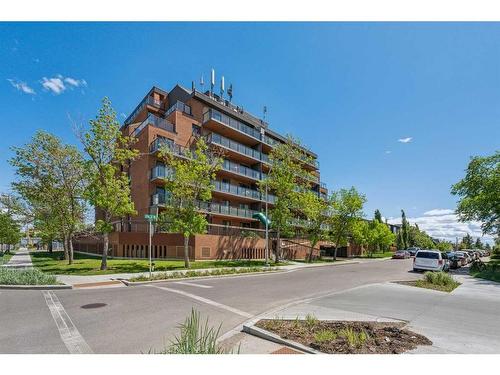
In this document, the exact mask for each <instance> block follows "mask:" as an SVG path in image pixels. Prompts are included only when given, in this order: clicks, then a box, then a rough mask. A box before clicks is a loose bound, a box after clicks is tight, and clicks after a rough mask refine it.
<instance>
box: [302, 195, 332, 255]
mask: <svg viewBox="0 0 500 375" xmlns="http://www.w3.org/2000/svg"><path fill="white" fill-rule="evenodd" d="M301 200H302V204H301V207H302V209H301V211H302V214H303V215H304V216H305V217H306V223H305V233H306V235H307V238H308V239H309V241H310V245H311V249H310V250H309V256H308V261H309V262H311V261H312V256H313V251H314V247H315V246H316V244H317V243H318V242H319V241H321V240H323V239H326V238H327V231H326V229H325V213H326V210H327V208H328V204H327V202H326V201H325V200H324V199H322V198H320V197H319V196H318V195H317V194H315V193H314V192H312V191H308V192H305V193H304V195H303V196H302V198H301Z"/></svg>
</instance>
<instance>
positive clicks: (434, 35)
mask: <svg viewBox="0 0 500 375" xmlns="http://www.w3.org/2000/svg"><path fill="white" fill-rule="evenodd" d="M212 67H213V68H215V70H216V74H217V76H218V77H220V76H221V75H224V76H225V79H226V84H227V83H233V86H234V98H233V101H234V102H235V103H237V104H242V105H244V107H245V109H247V110H249V111H250V112H253V113H255V114H257V115H260V114H261V113H262V107H263V106H264V105H266V106H267V107H268V121H269V123H270V126H271V128H273V129H274V130H276V131H278V132H281V133H287V132H291V133H293V134H294V135H295V136H298V137H299V138H300V139H301V140H302V141H303V142H304V143H305V144H306V145H308V146H310V147H311V148H312V149H313V150H314V151H315V152H316V153H317V154H318V155H319V160H320V165H321V175H322V180H323V181H324V182H326V183H327V185H328V187H329V188H330V189H338V188H340V187H350V186H356V187H357V188H358V189H359V190H360V191H361V192H363V193H364V194H366V196H367V198H368V203H367V204H366V213H367V215H368V216H371V215H372V212H373V210H375V209H376V208H379V209H380V210H381V211H382V214H383V215H384V216H386V217H397V216H399V214H400V209H401V208H404V209H405V210H406V212H407V215H408V216H409V217H410V218H413V219H414V220H415V221H417V222H419V223H420V224H421V226H422V224H423V225H424V227H425V226H426V224H429V227H428V230H429V229H430V231H431V232H432V231H433V230H434V234H435V235H439V236H441V237H447V238H452V237H454V236H455V235H459V233H462V232H463V231H465V230H470V231H472V232H473V233H478V232H477V225H476V224H474V223H472V224H471V225H465V227H464V225H461V224H455V221H456V220H455V219H454V215H453V214H452V213H451V212H450V211H445V210H452V209H453V208H454V207H455V201H456V199H455V197H453V196H451V195H450V193H449V191H450V186H451V185H452V184H453V183H454V182H456V181H458V180H459V179H460V178H461V177H462V175H463V173H464V169H465V167H466V165H467V162H468V160H469V157H470V156H471V155H486V154H491V153H493V152H494V151H495V149H499V146H500V124H499V123H500V105H499V103H500V24H498V23H469V24H465V23H410V24H407V23H285V24H272V23H244V24H241V23H240V24H238V23H212V24H210V23H150V24H146V23H128V24H126V23H113V24H103V23H73V24H71V23H57V24H50V23H19V24H14V23H2V24H0V101H1V103H2V116H1V119H0V123H1V129H2V130H3V134H4V135H3V137H1V138H0V152H1V155H2V157H1V158H0V191H5V190H7V189H8V186H9V183H10V181H11V180H12V179H13V171H12V169H11V168H10V166H9V165H8V163H7V162H6V159H7V158H8V157H9V156H10V155H11V152H10V151H9V147H10V146H12V145H17V144H22V143H24V142H27V141H28V140H29V138H30V137H31V135H32V134H33V133H34V132H35V131H36V130H37V129H45V130H48V131H51V132H53V133H55V134H57V135H59V136H61V137H62V138H63V139H64V140H65V141H67V142H73V143H76V142H77V141H76V139H75V137H74V135H73V132H72V127H71V121H70V118H72V119H73V120H75V121H85V122H86V121H88V119H89V118H92V117H93V116H95V113H96V111H97V109H98V107H99V104H100V100H101V98H102V97H103V96H109V97H110V98H111V100H112V102H113V104H114V106H115V108H116V110H117V112H118V113H119V116H121V114H122V113H123V114H126V115H128V114H129V113H130V111H131V110H132V109H133V108H134V106H135V105H136V104H137V103H138V101H139V100H140V99H141V98H142V97H143V96H144V95H145V93H146V92H147V91H148V90H149V89H150V88H151V86H153V85H157V86H159V87H161V88H164V89H166V90H169V89H170V88H172V87H173V86H174V85H175V84H176V83H180V84H182V85H184V86H186V87H190V86H191V81H192V80H199V77H200V75H201V74H202V73H203V74H204V76H205V81H207V80H208V76H209V72H210V68H212ZM404 141H407V142H406V143H405V142H404ZM436 210H441V211H436ZM442 216H443V217H444V216H447V219H446V220H444V219H443V222H442V223H438V221H439V220H438V221H436V220H435V218H436V217H440V218H441V217H442ZM429 218H430V219H429ZM427 219H429V220H427ZM426 220H427V221H426ZM436 226H440V228H441V227H442V228H441V229H439V230H440V231H441V232H442V233H441V232H440V231H436V230H435V229H436ZM426 228H427V227H426ZM461 231H462V232H461Z"/></svg>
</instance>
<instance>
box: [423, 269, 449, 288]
mask: <svg viewBox="0 0 500 375" xmlns="http://www.w3.org/2000/svg"><path fill="white" fill-rule="evenodd" d="M424 279H425V281H427V282H428V283H430V284H434V285H440V286H451V285H453V284H455V283H456V281H455V280H454V279H453V277H451V276H450V275H448V274H447V273H446V272H426V273H425V274H424Z"/></svg>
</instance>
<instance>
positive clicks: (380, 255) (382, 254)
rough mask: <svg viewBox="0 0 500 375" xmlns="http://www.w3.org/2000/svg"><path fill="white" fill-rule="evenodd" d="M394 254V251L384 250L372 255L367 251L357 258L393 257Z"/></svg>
mask: <svg viewBox="0 0 500 375" xmlns="http://www.w3.org/2000/svg"><path fill="white" fill-rule="evenodd" d="M393 255H394V252H393V251H384V252H383V253H372V254H371V256H370V254H369V253H365V254H363V255H360V256H358V257H356V258H373V259H377V258H391V257H392V256H393Z"/></svg>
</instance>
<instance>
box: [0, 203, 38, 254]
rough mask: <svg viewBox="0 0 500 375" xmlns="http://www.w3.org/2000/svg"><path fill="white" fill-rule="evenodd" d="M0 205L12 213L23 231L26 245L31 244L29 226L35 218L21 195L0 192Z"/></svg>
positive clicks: (33, 212) (31, 209) (32, 210)
mask: <svg viewBox="0 0 500 375" xmlns="http://www.w3.org/2000/svg"><path fill="white" fill-rule="evenodd" d="M0 207H1V208H2V209H3V210H4V211H5V212H7V213H9V214H12V215H13V217H15V219H16V221H17V222H18V223H19V224H20V226H21V229H22V230H24V231H25V235H26V239H27V242H28V246H30V245H31V226H32V225H33V223H34V220H35V211H34V209H33V207H31V206H30V205H29V203H28V202H26V201H25V200H23V199H22V197H20V196H18V195H14V194H1V195H0Z"/></svg>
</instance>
